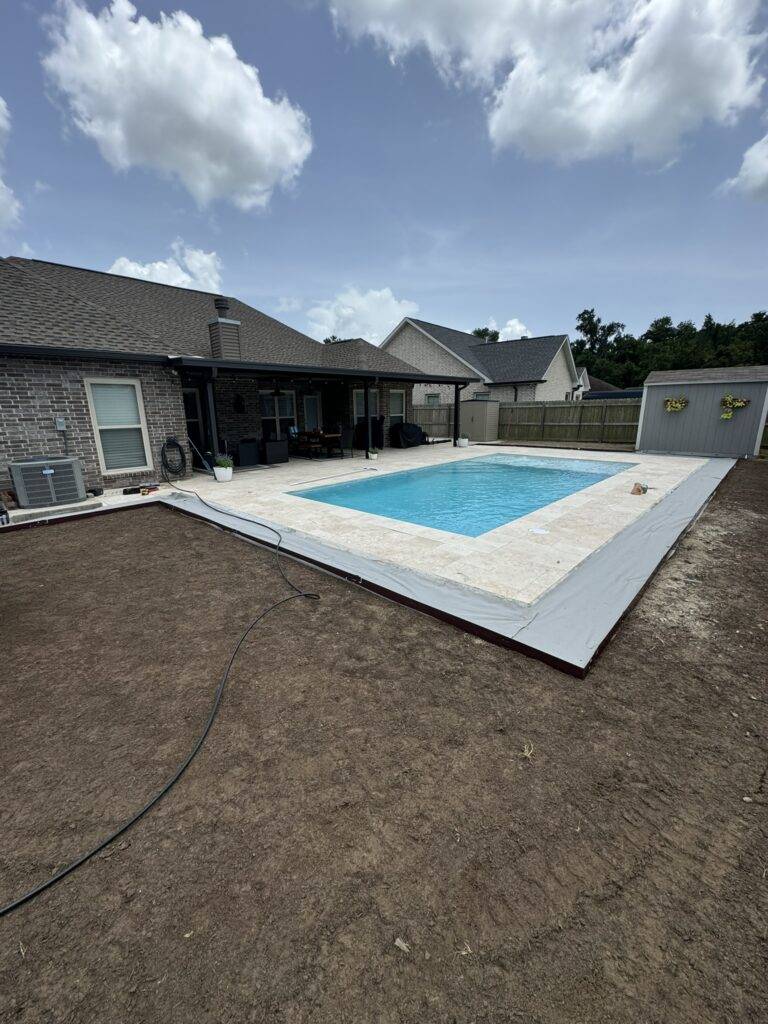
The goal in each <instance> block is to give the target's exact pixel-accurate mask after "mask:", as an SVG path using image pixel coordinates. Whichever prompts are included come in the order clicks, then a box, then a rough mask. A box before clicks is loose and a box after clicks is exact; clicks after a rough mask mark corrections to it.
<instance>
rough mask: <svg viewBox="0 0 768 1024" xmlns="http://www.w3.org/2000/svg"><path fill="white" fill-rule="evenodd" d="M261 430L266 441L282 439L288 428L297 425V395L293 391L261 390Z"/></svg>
mask: <svg viewBox="0 0 768 1024" xmlns="http://www.w3.org/2000/svg"><path fill="white" fill-rule="evenodd" d="M259 412H260V413H261V432H262V435H263V437H264V440H265V441H282V440H285V438H286V437H287V436H288V428H289V427H295V426H296V395H295V394H294V392H293V391H280V393H279V394H277V395H276V394H275V393H274V391H260V392H259Z"/></svg>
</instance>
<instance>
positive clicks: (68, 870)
mask: <svg viewBox="0 0 768 1024" xmlns="http://www.w3.org/2000/svg"><path fill="white" fill-rule="evenodd" d="M171 441H173V445H170V442H171ZM166 445H170V448H169V452H170V450H173V451H175V450H176V449H178V451H180V452H181V455H182V459H181V460H180V461H181V470H182V472H183V471H184V470H185V469H186V455H185V453H184V449H183V448H182V447H181V445H180V444H179V443H178V441H176V439H175V438H169V439H168V441H166V444H165V445H163V452H162V464H163V476H164V477H165V479H166V481H167V482H168V483H169V484H170V483H171V481H170V480H169V479H168V476H167V471H169V472H171V473H175V472H176V470H175V468H174V469H171V467H170V465H169V463H171V464H173V460H172V459H171V458H170V457H169V458H168V459H166V454H169V453H166ZM174 446H175V447H174ZM178 461H179V460H178V458H177V464H178ZM173 486H174V487H176V486H177V485H176V484H173ZM178 489H179V490H185V488H183V487H179V488H178ZM186 493H187V494H194V495H195V497H197V498H198V499H199V500H200V501H202V502H203V504H204V505H208V507H209V508H212V509H214V510H215V511H217V512H222V511H224V510H223V509H217V508H216V507H215V506H214V505H210V504H209V503H208V502H207V501H205V499H204V498H201V497H200V495H199V494H197V492H196V491H187V492H186ZM226 514H227V515H235V514H234V513H230V512H227V513H226ZM235 518H236V519H245V520H246V522H255V520H253V519H246V517H245V516H238V515H235ZM259 525H260V526H264V527H265V528H266V529H268V530H271V531H272V533H274V534H276V535H277V538H278V542H277V546H276V548H275V555H276V559H277V567H278V569H279V570H280V575H281V576H282V577H283V579H284V580H285V582H286V583H287V584H288V586H289V587H291V588H292V589H293V590H294V591H295V593H294V594H289V595H288V597H283V598H281V599H280V600H279V601H275V602H274V603H273V604H271V605H269V607H268V608H265V609H264V610H263V611H261V612H259V614H258V615H257V616H256V618H255V619H252V620H251V622H250V624H249V625H248V627H247V628H246V629H244V630H243V632H242V633H241V634H240V637H239V639H238V641H237V643H236V644H235V646H234V649H233V651H232V654H231V655H230V657H229V661H228V662H227V667H226V668H225V669H224V673H223V675H222V677H221V680H220V681H219V685H218V686H217V688H216V693H215V695H214V698H213V704H212V706H211V710H210V713H209V715H208V718H207V720H206V722H205V725H204V726H203V730H202V732H201V733H200V735H199V736H198V737H197V739H196V740H195V743H194V745H193V746H192V749H191V750H190V752H189V753H188V754H187V756H186V757H185V758H184V760H183V761H182V762H181V764H180V765H179V766H178V768H177V769H176V771H175V772H174V773H173V775H172V776H171V777H170V778H169V779H168V781H167V782H166V783H165V785H164V786H163V787H162V788H161V789H160V790H159V791H158V792H157V793H156V794H155V795H154V796H153V797H152V799H151V800H149V801H148V802H147V803H145V804H144V806H143V807H141V808H140V809H139V810H138V811H136V813H135V814H133V815H132V816H131V817H130V818H129V819H128V821H126V822H124V823H123V824H122V825H120V827H119V828H117V829H115V831H114V832H112V833H110V835H108V836H107V837H106V839H102V840H101V842H100V843H98V845H97V846H94V847H93V849H92V850H89V851H88V853H84V854H83V855H82V856H81V857H78V858H77V860H73V861H72V863H71V864H68V865H67V866H66V867H64V868H62V869H61V871H57V872H56V874H55V875H52V876H51V877H50V878H47V879H46V880H45V881H44V882H41V883H40V885H37V886H35V888H34V889H30V890H29V892H26V893H24V895H23V896H19V897H17V898H16V899H15V900H11V902H10V903H6V904H5V906H2V907H0V917H4V916H5V915H6V914H10V913H11V912H12V911H14V910H18V908H19V907H22V906H23V905H24V904H25V903H29V901H30V900H33V899H34V898H35V897H36V896H39V895H40V894H41V893H43V892H45V891H46V890H47V889H50V888H51V887H52V886H54V885H56V883H57V882H60V881H61V880H62V878H66V877H67V875H70V874H72V872H73V871H76V870H77V869H78V868H79V867H81V866H82V865H83V864H85V863H86V862H87V861H89V860H90V859H91V858H92V857H95V856H96V854H97V853H100V852H101V851H102V850H103V849H104V848H105V847H106V846H109V844H110V843H112V842H114V841H115V839H117V838H118V837H119V836H121V835H122V834H123V833H124V832H127V831H128V829H129V828H131V826H132V825H135V824H136V822H137V821H139V819H140V818H143V817H144V815H145V814H146V813H147V812H148V811H150V810H151V809H152V808H153V807H154V806H155V804H156V803H158V802H159V801H160V800H162V798H163V797H164V796H165V794H166V793H168V792H169V790H171V789H172V788H173V787H174V786H175V785H176V783H177V782H178V781H179V779H180V778H181V776H182V775H183V774H184V772H185V771H186V770H187V768H189V766H190V764H191V763H192V761H193V760H194V759H195V757H196V756H197V754H198V752H199V751H200V748H201V747H202V745H203V744H204V743H205V740H206V738H207V736H208V733H209V732H210V731H211V726H212V725H213V723H214V721H215V720H216V716H217V714H218V713H219V706H220V705H221V700H222V697H223V696H224V690H225V688H226V685H227V680H228V679H229V673H230V672H231V670H232V666H233V665H234V663H235V658H236V657H237V655H238V653H239V651H240V648H241V647H242V646H243V644H244V643H245V641H246V640H247V639H248V637H249V635H250V634H251V632H252V630H253V629H254V628H255V627H256V626H257V625H258V624H259V623H260V622H261V620H262V619H263V618H265V617H266V616H267V615H269V613H270V612H271V611H274V610H275V608H279V607H280V605H283V604H287V602H288V601H295V600H296V599H297V598H299V597H306V598H309V599H311V600H314V601H319V600H320V595H319V594H314V593H311V592H310V591H305V590H302V589H301V588H300V587H297V586H296V584H295V583H293V582H292V581H291V580H289V579H288V577H287V576H286V575H285V572H284V571H283V567H282V565H281V563H280V543H281V542H282V539H283V538H282V534H281V533H280V531H279V530H276V529H275V528H274V527H272V526H269V525H268V524H267V523H259Z"/></svg>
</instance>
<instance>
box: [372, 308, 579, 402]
mask: <svg viewBox="0 0 768 1024" xmlns="http://www.w3.org/2000/svg"><path fill="white" fill-rule="evenodd" d="M381 348H382V350H383V351H385V352H387V353H388V354H389V355H392V356H396V357H397V358H398V359H404V360H405V361H406V362H408V363H410V364H411V365H412V366H418V367H419V369H420V370H424V371H425V372H427V373H432V374H440V373H446V374H458V373H468V374H471V375H473V376H476V377H479V378H480V380H479V381H477V382H475V383H474V384H470V385H469V386H468V387H467V388H465V389H464V391H462V393H461V397H462V400H465V401H466V400H467V399H469V398H491V399H496V400H498V401H500V402H553V401H558V400H559V401H562V400H563V399H568V400H570V399H578V398H581V387H582V385H581V382H580V380H579V374H578V372H577V370H576V366H575V364H574V362H573V355H572V354H571V344H570V341H569V340H568V335H567V334H556V335H546V336H544V337H540V338H519V339H518V340H516V341H482V340H480V339H479V338H476V337H475V336H474V335H473V334H466V333H465V332H464V331H455V330H453V329H452V328H450V327H440V326H439V325H438V324H430V323H427V322H426V321H425V320H415V319H414V318H413V317H406V318H405V319H404V320H402V321H401V322H400V323H399V324H398V325H397V327H396V328H395V329H394V330H393V331H392V333H391V334H390V335H388V337H387V338H385V339H384V341H383V342H382V345H381ZM413 401H414V403H415V404H416V405H444V404H447V403H449V402H452V401H453V390H452V389H451V388H447V387H430V386H427V385H423V384H418V385H416V387H415V388H414V392H413Z"/></svg>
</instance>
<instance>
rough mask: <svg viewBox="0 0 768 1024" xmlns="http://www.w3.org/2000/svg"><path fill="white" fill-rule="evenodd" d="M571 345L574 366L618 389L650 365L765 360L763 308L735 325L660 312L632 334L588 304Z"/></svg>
mask: <svg viewBox="0 0 768 1024" xmlns="http://www.w3.org/2000/svg"><path fill="white" fill-rule="evenodd" d="M472 333H473V334H474V335H475V336H476V337H478V338H483V339H485V340H486V341H498V340H499V332H498V331H497V330H492V329H491V328H489V327H477V328H475V330H474V331H473V332H472ZM571 350H572V351H573V358H574V360H575V362H576V365H577V366H586V368H587V372H588V373H589V374H591V375H592V376H593V377H599V378H600V379H601V380H605V381H608V383H609V384H615V385H616V387H620V388H637V387H640V386H641V385H642V383H643V381H644V380H645V378H646V377H647V376H648V374H649V373H650V372H651V370H689V369H691V368H693V367H700V366H765V365H768V312H765V311H762V312H760V313H753V314H752V316H751V317H750V318H749V320H745V321H744V322H743V323H740V324H737V323H736V322H735V321H733V320H732V321H731V322H730V323H727V324H722V323H718V322H717V320H715V319H714V317H712V316H706V317H705V318H704V322H703V323H702V325H701V327H696V325H695V324H694V323H693V321H692V320H683V321H681V322H680V323H679V324H675V323H673V322H672V317H670V316H661V317H658V319H656V320H654V321H653V322H652V323H651V325H650V327H649V328H648V330H647V331H645V332H644V333H643V334H640V335H639V336H637V337H635V335H634V334H629V333H627V330H626V326H625V325H624V324H621V323H619V322H618V321H615V320H612V321H610V322H608V323H605V322H603V320H601V319H600V317H599V316H598V315H597V314H596V313H595V311H594V309H585V310H582V312H581V313H579V315H578V316H577V317H576V337H575V338H574V339H572V342H571Z"/></svg>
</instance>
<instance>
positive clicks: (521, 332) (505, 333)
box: [488, 316, 531, 341]
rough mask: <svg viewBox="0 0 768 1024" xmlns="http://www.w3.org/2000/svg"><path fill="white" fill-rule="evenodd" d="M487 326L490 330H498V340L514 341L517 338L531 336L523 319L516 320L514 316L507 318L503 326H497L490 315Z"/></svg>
mask: <svg viewBox="0 0 768 1024" xmlns="http://www.w3.org/2000/svg"><path fill="white" fill-rule="evenodd" d="M488 327H490V329H491V330H492V331H498V332H499V341H514V340H516V339H517V338H530V337H531V332H530V331H529V330H528V328H527V327H526V326H525V324H524V323H523V321H522V320H518V319H517V317H516V316H513V317H512V319H511V320H507V322H506V323H505V324H504V326H503V327H499V325H498V324H497V323H496V321H495V320H494V319H493V317H491V318H490V320H489V321H488Z"/></svg>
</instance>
